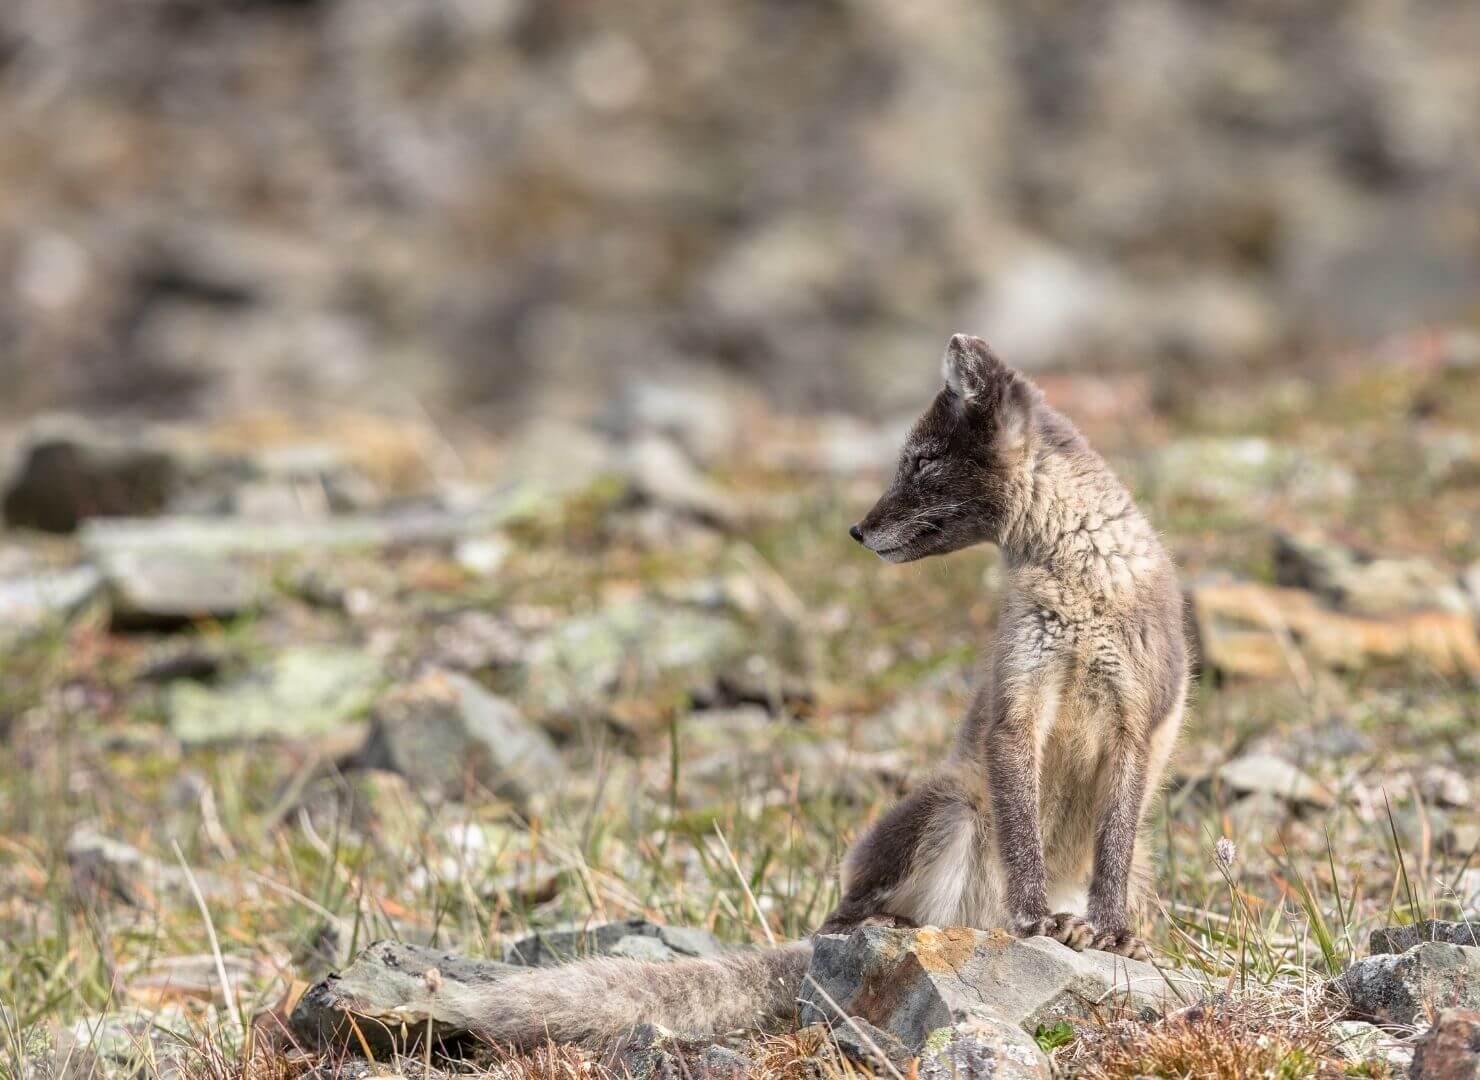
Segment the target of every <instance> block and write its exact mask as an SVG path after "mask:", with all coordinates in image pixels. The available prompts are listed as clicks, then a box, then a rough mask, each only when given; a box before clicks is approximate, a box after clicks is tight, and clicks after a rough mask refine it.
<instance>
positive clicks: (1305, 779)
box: [1217, 754, 1333, 807]
mask: <svg viewBox="0 0 1480 1080" xmlns="http://www.w3.org/2000/svg"><path fill="white" fill-rule="evenodd" d="M1217 776H1218V779H1219V780H1220V781H1221V782H1222V783H1223V784H1224V785H1226V786H1227V787H1230V788H1232V789H1233V790H1234V791H1240V792H1244V793H1245V794H1267V795H1274V796H1276V797H1278V798H1281V799H1286V800H1288V801H1290V802H1295V803H1310V804H1312V805H1315V806H1323V807H1324V806H1330V805H1331V803H1332V802H1333V799H1332V795H1331V792H1330V791H1328V790H1327V789H1326V788H1325V787H1324V786H1322V785H1321V784H1318V783H1316V781H1314V780H1312V779H1311V778H1310V777H1309V776H1307V775H1306V774H1305V773H1303V772H1301V771H1300V770H1299V769H1297V768H1296V767H1295V766H1294V765H1291V764H1290V763H1289V762H1288V761H1286V760H1284V759H1283V758H1279V757H1275V756H1274V755H1273V754H1245V755H1244V756H1243V757H1239V758H1235V759H1234V760H1233V761H1230V762H1228V763H1227V764H1226V765H1223V766H1221V767H1220V768H1219V769H1218V773H1217Z"/></svg>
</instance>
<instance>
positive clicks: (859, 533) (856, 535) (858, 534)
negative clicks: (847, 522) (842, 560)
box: [848, 525, 863, 544]
mask: <svg viewBox="0 0 1480 1080" xmlns="http://www.w3.org/2000/svg"><path fill="white" fill-rule="evenodd" d="M848 535H849V536H851V537H853V539H855V540H857V541H858V542H859V543H860V544H861V543H863V530H862V529H860V528H859V527H858V526H857V525H854V526H853V527H852V528H851V529H849V530H848Z"/></svg>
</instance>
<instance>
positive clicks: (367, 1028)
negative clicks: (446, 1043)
mask: <svg viewBox="0 0 1480 1080" xmlns="http://www.w3.org/2000/svg"><path fill="white" fill-rule="evenodd" d="M511 970H514V969H512V968H511V967H510V966H509V965H507V964H500V963H497V962H496V961H492V960H471V959H468V958H466V957H462V956H458V955H457V954H455V953H449V952H443V951H441V950H438V949H427V948H423V947H421V946H419V945H408V944H404V943H402V942H396V941H377V942H375V943H374V944H372V945H370V946H368V947H367V948H366V949H365V950H364V951H363V952H361V953H360V955H359V956H357V957H355V959H354V962H353V963H351V964H350V965H349V967H347V968H345V969H344V970H343V971H341V972H339V973H337V974H333V975H330V976H328V977H327V978H326V979H324V980H323V981H322V982H318V983H315V984H314V985H313V986H311V987H309V988H308V990H307V991H306V992H305V993H304V995H303V997H302V998H301V999H299V1001H298V1004H297V1006H296V1007H295V1008H294V1009H293V1013H292V1016H291V1018H290V1021H289V1023H290V1026H291V1027H292V1029H293V1032H294V1033H295V1034H296V1035H297V1036H298V1037H299V1038H301V1039H303V1040H304V1041H305V1042H306V1043H307V1044H308V1045H309V1046H320V1047H356V1048H358V1046H359V1037H360V1035H362V1036H363V1037H364V1038H365V1040H366V1041H367V1042H368V1043H369V1044H370V1049H371V1050H372V1051H373V1052H374V1053H376V1054H377V1055H379V1054H382V1053H388V1052H390V1051H391V1050H392V1049H393V1047H394V1046H395V1045H396V1044H399V1045H400V1047H401V1048H404V1047H406V1046H407V1045H408V1044H410V1043H412V1042H415V1041H417V1040H419V1039H420V1038H421V1037H422V1036H424V1035H425V1033H426V1032H427V1030H428V1026H429V1025H430V1030H431V1034H432V1036H433V1037H434V1038H437V1039H446V1040H454V1041H455V1040H458V1039H461V1038H463V1037H465V1036H466V1035H467V1034H468V1033H469V1032H470V1031H472V1030H475V1029H476V1028H477V1026H478V1020H479V1016H478V1015H477V1008H478V1006H477V1000H478V999H477V996H476V994H475V993H472V992H473V991H476V990H478V989H480V988H481V989H484V990H486V988H487V987H488V986H489V985H490V984H494V983H497V982H498V980H499V979H500V978H502V977H503V976H504V975H506V974H507V973H508V972H509V971H511ZM432 972H435V974H432ZM469 1002H471V1004H470V1003H469ZM484 1007H486V999H484ZM468 1010H472V1011H468ZM351 1018H353V1020H354V1021H355V1024H356V1025H357V1026H358V1029H359V1035H357V1034H356V1033H355V1027H354V1026H352V1025H351V1023H350V1020H351Z"/></svg>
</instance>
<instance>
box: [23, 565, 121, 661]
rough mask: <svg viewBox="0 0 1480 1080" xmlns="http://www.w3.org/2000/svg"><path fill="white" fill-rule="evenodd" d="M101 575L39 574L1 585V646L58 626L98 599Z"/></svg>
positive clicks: (80, 570) (77, 570) (75, 571)
mask: <svg viewBox="0 0 1480 1080" xmlns="http://www.w3.org/2000/svg"><path fill="white" fill-rule="evenodd" d="M102 583H103V578H102V575H101V574H99V573H98V572H97V571H96V570H94V569H93V568H92V567H90V566H78V567H74V568H72V569H70V570H38V571H33V572H31V573H28V574H26V575H25V576H24V577H17V578H14V579H8V580H5V581H0V646H4V645H7V644H14V643H16V642H20V641H26V640H29V639H30V638H32V637H34V636H35V635H36V634H40V633H44V632H45V631H46V630H47V629H48V628H49V627H53V626H58V625H60V624H62V623H64V622H66V621H67V620H68V619H70V618H71V617H72V616H73V615H75V614H76V613H77V612H78V611H80V610H81V609H82V608H84V607H86V606H87V604H88V603H89V602H90V601H91V600H92V599H93V598H94V597H96V596H97V595H98V594H99V592H100V591H101V588H102Z"/></svg>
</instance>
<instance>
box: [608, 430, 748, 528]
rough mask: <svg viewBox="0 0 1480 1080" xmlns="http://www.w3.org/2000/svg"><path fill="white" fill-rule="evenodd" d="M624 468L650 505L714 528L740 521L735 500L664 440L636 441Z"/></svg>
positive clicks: (625, 460) (628, 450)
mask: <svg viewBox="0 0 1480 1080" xmlns="http://www.w3.org/2000/svg"><path fill="white" fill-rule="evenodd" d="M624 464H625V466H626V469H627V471H628V472H629V474H630V476H631V479H632V485H633V487H634V488H635V489H636V491H637V494H638V496H639V497H640V498H642V499H643V500H645V501H646V502H649V503H651V504H653V505H656V506H661V507H664V508H665V509H669V510H674V511H677V512H679V513H682V514H688V515H690V516H692V517H695V518H698V519H699V520H701V521H705V522H708V523H709V524H711V525H726V524H729V523H732V522H733V521H734V520H735V519H736V518H737V517H739V507H738V505H737V504H736V501H735V499H734V498H733V497H731V496H729V495H727V494H726V493H725V492H724V491H722V490H721V489H720V488H718V487H716V486H715V485H714V484H712V483H710V482H709V481H708V480H706V479H705V478H704V477H703V476H702V475H700V473H699V471H698V470H697V469H695V468H694V466H693V465H692V464H690V463H689V459H688V458H686V457H684V455H683V452H682V451H681V450H679V448H678V447H677V446H675V445H673V443H671V442H669V441H668V440H667V439H665V438H663V437H661V436H658V435H648V436H644V437H643V438H640V439H638V440H637V441H635V442H634V443H633V444H632V445H631V446H629V447H628V448H627V452H626V454H625V456H624Z"/></svg>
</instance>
